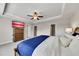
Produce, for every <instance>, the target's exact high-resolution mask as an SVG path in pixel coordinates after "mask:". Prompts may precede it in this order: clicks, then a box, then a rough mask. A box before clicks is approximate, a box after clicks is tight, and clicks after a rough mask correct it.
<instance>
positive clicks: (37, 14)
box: [27, 11, 44, 20]
mask: <svg viewBox="0 0 79 59" xmlns="http://www.w3.org/2000/svg"><path fill="white" fill-rule="evenodd" d="M27 16H29V17H31V20H40V18H43V17H44V16H42V15H39V13H38V12H37V11H34V12H33V14H32V15H27Z"/></svg>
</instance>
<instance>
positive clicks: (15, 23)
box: [12, 21, 25, 27]
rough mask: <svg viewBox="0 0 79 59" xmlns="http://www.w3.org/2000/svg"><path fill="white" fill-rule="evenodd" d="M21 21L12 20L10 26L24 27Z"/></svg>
mask: <svg viewBox="0 0 79 59" xmlns="http://www.w3.org/2000/svg"><path fill="white" fill-rule="evenodd" d="M24 25H25V24H24V23H23V22H18V21H12V27H24Z"/></svg>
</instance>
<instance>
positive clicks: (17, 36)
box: [13, 27, 24, 42]
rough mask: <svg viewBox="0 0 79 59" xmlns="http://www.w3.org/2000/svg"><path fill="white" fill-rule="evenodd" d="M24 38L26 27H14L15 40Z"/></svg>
mask: <svg viewBox="0 0 79 59" xmlns="http://www.w3.org/2000/svg"><path fill="white" fill-rule="evenodd" d="M23 39H24V28H17V27H13V41H14V42H16V41H20V40H23Z"/></svg>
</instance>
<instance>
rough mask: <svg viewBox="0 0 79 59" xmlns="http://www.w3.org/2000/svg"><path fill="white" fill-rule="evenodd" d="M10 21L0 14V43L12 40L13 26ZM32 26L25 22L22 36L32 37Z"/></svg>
mask: <svg viewBox="0 0 79 59" xmlns="http://www.w3.org/2000/svg"><path fill="white" fill-rule="evenodd" d="M11 22H12V21H11V20H10V19H7V18H3V17H1V16H0V45H2V44H6V43H10V42H13V28H12V25H11V24H12V23H11ZM31 29H32V27H31V25H30V24H28V25H27V23H25V28H24V38H27V37H32V36H33V35H32V34H31V33H32V30H31Z"/></svg>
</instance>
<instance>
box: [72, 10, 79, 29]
mask: <svg viewBox="0 0 79 59" xmlns="http://www.w3.org/2000/svg"><path fill="white" fill-rule="evenodd" d="M71 27H73V29H74V28H75V27H79V11H78V12H77V13H75V14H74V16H73V17H72V19H71Z"/></svg>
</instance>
